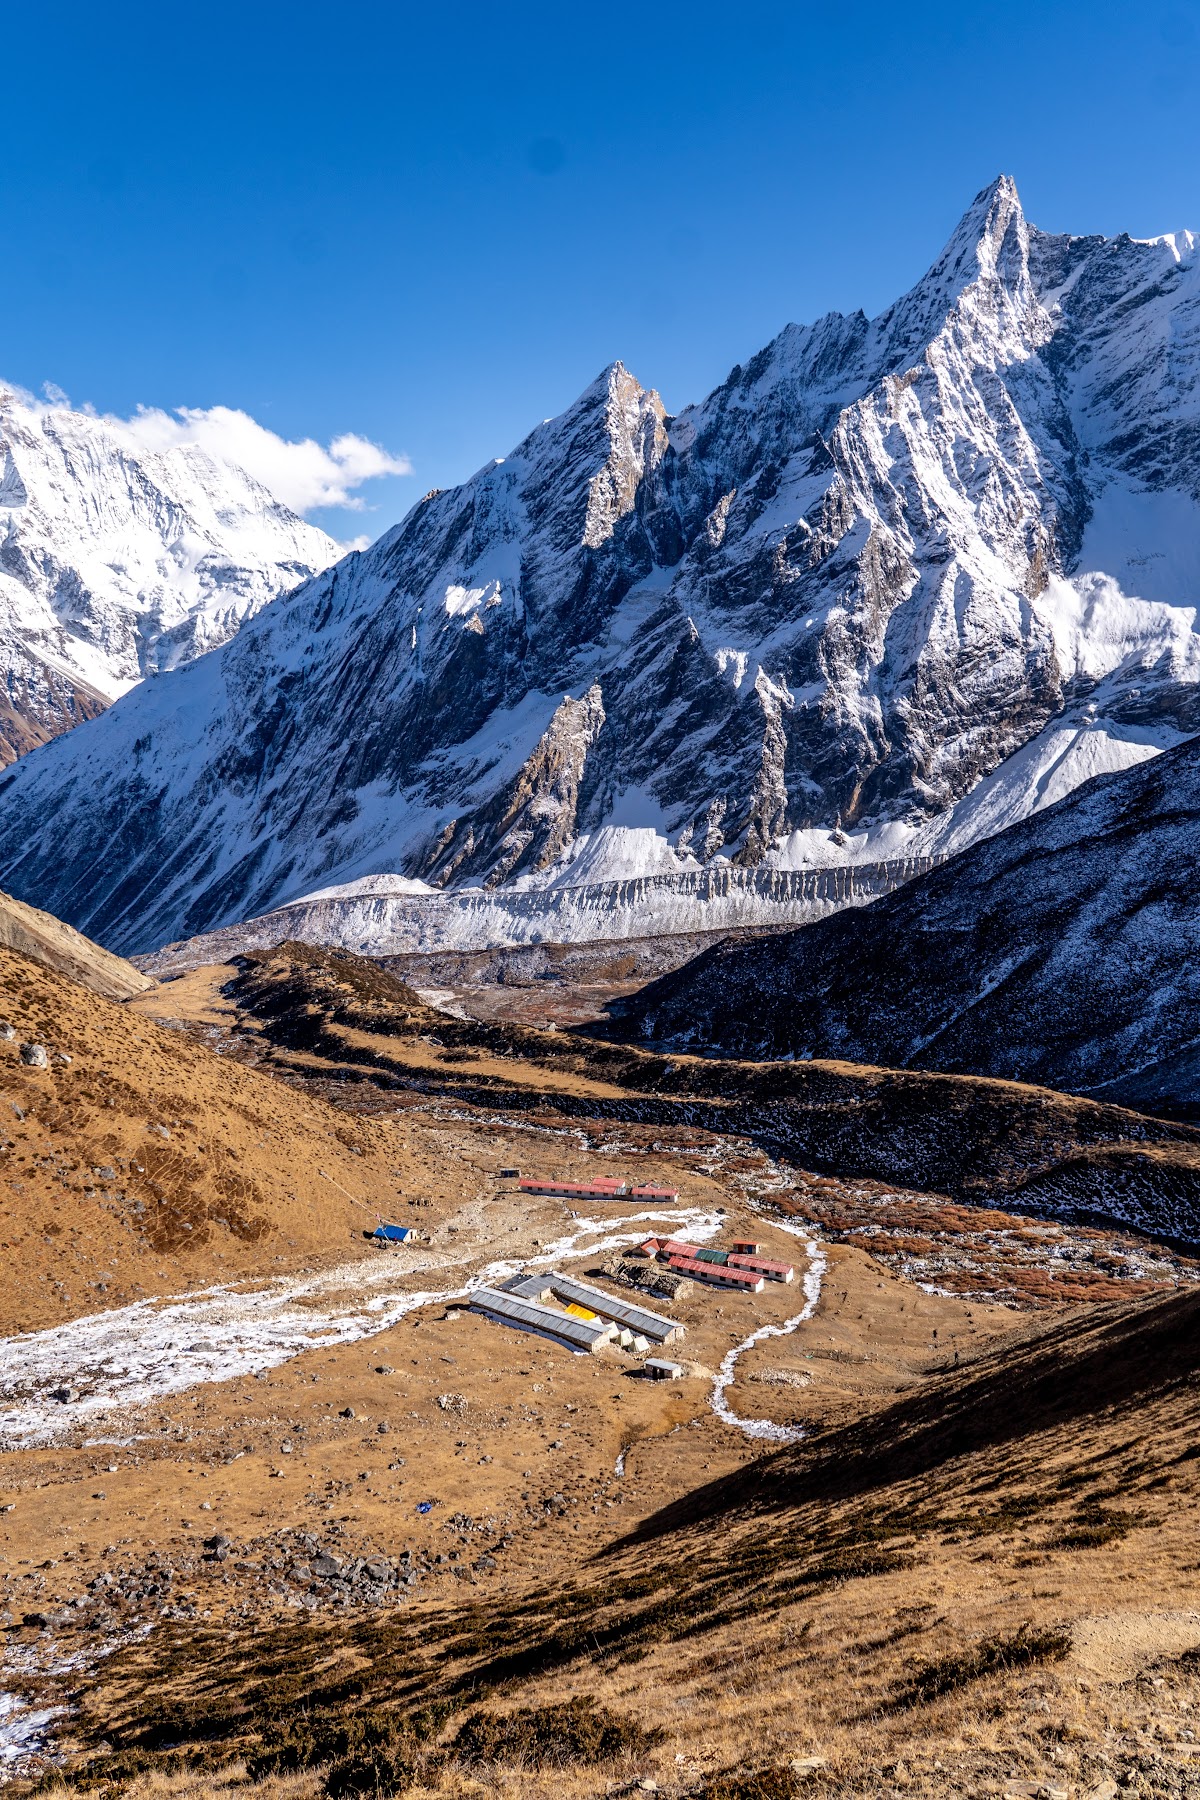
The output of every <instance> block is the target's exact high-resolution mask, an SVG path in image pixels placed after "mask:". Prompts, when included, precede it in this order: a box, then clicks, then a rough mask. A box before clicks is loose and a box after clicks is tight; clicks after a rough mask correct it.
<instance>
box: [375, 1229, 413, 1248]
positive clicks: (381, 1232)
mask: <svg viewBox="0 0 1200 1800" xmlns="http://www.w3.org/2000/svg"><path fill="white" fill-rule="evenodd" d="M372 1236H374V1237H377V1238H386V1239H387V1241H388V1243H389V1244H403V1243H404V1242H405V1240H406V1239H407V1238H410V1237H411V1236H412V1231H411V1230H410V1229H409V1227H408V1226H407V1225H377V1226H376V1227H375V1230H374V1232H373V1233H372Z"/></svg>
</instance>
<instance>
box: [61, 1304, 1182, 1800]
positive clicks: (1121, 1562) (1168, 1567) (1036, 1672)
mask: <svg viewBox="0 0 1200 1800" xmlns="http://www.w3.org/2000/svg"><path fill="white" fill-rule="evenodd" d="M1198 1328H1200V1297H1197V1296H1195V1295H1188V1296H1186V1297H1181V1298H1176V1299H1172V1300H1170V1301H1166V1302H1160V1303H1155V1304H1152V1305H1149V1306H1141V1307H1138V1308H1122V1309H1118V1308H1111V1309H1105V1310H1103V1311H1102V1312H1100V1313H1098V1314H1094V1315H1092V1316H1091V1317H1090V1318H1088V1319H1086V1320H1082V1321H1081V1320H1080V1319H1079V1318H1078V1317H1077V1318H1076V1319H1075V1320H1074V1321H1073V1322H1072V1323H1071V1324H1070V1325H1068V1326H1063V1325H1057V1326H1052V1327H1050V1328H1049V1329H1048V1330H1046V1331H1045V1332H1043V1333H1040V1334H1034V1335H1032V1336H1029V1337H1026V1338H1025V1339H1024V1340H1023V1341H1021V1342H1019V1343H1017V1344H1010V1345H1008V1346H1006V1347H1004V1348H1002V1349H1000V1350H998V1351H995V1352H993V1353H992V1354H991V1355H985V1356H984V1357H983V1358H982V1359H981V1360H980V1361H979V1362H978V1363H977V1364H976V1365H975V1366H974V1367H972V1368H970V1369H963V1370H960V1371H958V1372H956V1373H954V1374H948V1375H945V1376H943V1377H941V1378H940V1379H936V1380H934V1381H932V1382H930V1383H928V1384H927V1385H926V1386H924V1387H923V1388H922V1389H920V1390H919V1391H918V1392H916V1393H915V1394H913V1395H912V1396H910V1397H907V1398H904V1399H902V1400H900V1401H898V1402H896V1403H893V1404H891V1405H888V1406H886V1407H884V1408H882V1409H881V1410H879V1411H878V1412H876V1413H874V1414H872V1415H871V1416H869V1417H867V1418H866V1419H864V1420H862V1421H860V1422H858V1423H855V1424H853V1425H850V1426H847V1427H844V1428H841V1429H835V1430H831V1431H828V1432H826V1433H825V1434H823V1435H821V1436H818V1437H816V1438H814V1439H812V1440H811V1441H809V1442H807V1443H804V1444H802V1445H800V1446H797V1447H793V1448H789V1449H786V1450H784V1451H782V1452H779V1453H777V1454H776V1455H773V1456H769V1457H766V1458H763V1459H762V1460H760V1461H758V1462H757V1463H753V1464H751V1465H749V1466H748V1467H745V1468H743V1469H740V1470H738V1471H737V1472H736V1473H735V1474H733V1475H731V1476H728V1477H726V1478H724V1479H722V1480H720V1481H717V1482H714V1483H713V1484H712V1485H710V1486H709V1487H708V1488H705V1489H701V1490H699V1491H698V1492H696V1493H694V1494H692V1495H690V1496H688V1497H686V1498H685V1499H682V1500H681V1501H679V1502H677V1503H675V1504H674V1505H673V1506H671V1507H669V1508H668V1509H666V1510H665V1511H663V1512H662V1513H660V1514H659V1515H658V1516H657V1517H654V1518H652V1519H650V1520H648V1521H646V1522H645V1524H643V1526H642V1527H641V1528H640V1529H638V1530H637V1531H635V1532H634V1533H633V1534H632V1535H631V1536H630V1537H628V1538H627V1539H625V1540H624V1541H623V1542H620V1543H617V1544H615V1545H614V1546H613V1547H612V1548H611V1549H610V1550H609V1551H608V1552H607V1553H604V1554H602V1555H601V1556H599V1557H598V1558H595V1559H593V1560H592V1562H591V1563H590V1564H588V1565H585V1566H584V1567H583V1568H582V1569H581V1570H580V1571H579V1572H578V1573H572V1572H570V1571H568V1570H564V1573H563V1577H562V1579H561V1580H560V1581H558V1582H551V1583H547V1584H544V1585H542V1586H540V1587H538V1588H536V1589H532V1590H529V1591H527V1592H526V1593H524V1594H511V1593H510V1594H507V1595H499V1596H497V1595H489V1596H488V1599H487V1602H486V1603H485V1604H480V1603H478V1602H476V1601H474V1600H473V1598H472V1597H471V1596H470V1595H469V1594H464V1596H463V1599H462V1600H461V1601H460V1602H459V1603H458V1604H457V1605H456V1604H454V1603H453V1602H450V1603H448V1604H445V1605H442V1606H440V1607H437V1608H430V1607H428V1606H421V1605H414V1606H411V1607H407V1608H403V1609H401V1610H400V1611H398V1612H396V1613H394V1614H392V1615H390V1616H387V1617H385V1618H383V1619H372V1620H358V1621H354V1622H347V1623H344V1624H343V1623H336V1622H335V1623H333V1624H329V1625H314V1624H308V1625H299V1626H297V1627H295V1628H280V1629H276V1630H274V1631H271V1632H265V1633H259V1634H258V1635H257V1636H256V1637H255V1638H254V1639H253V1642H251V1641H250V1640H248V1639H247V1640H243V1639H242V1638H240V1637H239V1636H237V1634H233V1635H230V1633H229V1632H228V1630H227V1629H225V1630H223V1631H222V1632H220V1633H217V1632H216V1631H215V1630H208V1631H206V1630H205V1628H203V1627H196V1626H189V1627H168V1628H164V1629H162V1630H160V1632H158V1633H156V1634H155V1636H154V1638H153V1639H151V1640H149V1641H147V1642H146V1643H145V1644H138V1645H135V1646H132V1647H130V1648H128V1649H125V1650H122V1651H120V1652H118V1653H117V1655H116V1656H114V1657H113V1658H112V1659H111V1661H110V1662H109V1663H107V1664H106V1665H104V1666H103V1667H102V1668H101V1669H100V1670H99V1671H98V1673H97V1675H96V1676H94V1677H92V1678H90V1680H89V1681H87V1682H85V1684H84V1685H85V1694H84V1720H83V1728H82V1733H81V1738H82V1741H83V1742H85V1743H86V1742H88V1741H89V1740H90V1741H91V1742H92V1743H98V1741H99V1740H100V1739H101V1738H103V1739H104V1740H105V1741H106V1742H107V1743H108V1744H113V1745H115V1746H116V1747H117V1751H118V1754H119V1755H120V1756H121V1757H123V1758H128V1757H130V1756H131V1755H132V1756H133V1757H134V1758H135V1760H136V1759H138V1758H146V1757H148V1758H149V1759H150V1760H151V1761H153V1760H155V1759H156V1758H159V1757H160V1756H161V1755H162V1754H163V1746H165V1745H168V1744H170V1745H179V1744H183V1745H184V1746H188V1745H190V1746H191V1748H192V1751H193V1753H195V1754H200V1755H203V1756H206V1757H208V1758H210V1759H212V1760H214V1761H217V1762H220V1761H221V1760H222V1759H223V1758H228V1757H232V1756H236V1755H239V1754H244V1753H246V1752H249V1753H250V1754H251V1756H252V1757H253V1756H257V1757H260V1758H261V1757H263V1755H264V1752H265V1753H266V1757H265V1763H266V1766H268V1767H269V1766H272V1759H273V1758H274V1759H276V1761H277V1760H278V1757H279V1755H280V1754H282V1755H283V1757H284V1758H285V1761H284V1766H287V1765H286V1757H287V1756H288V1754H290V1752H289V1751H288V1749H287V1746H289V1745H291V1746H293V1747H294V1746H296V1745H297V1744H298V1743H299V1742H301V1741H302V1740H306V1738H307V1740H312V1739H313V1738H314V1735H315V1736H316V1737H317V1738H319V1739H320V1740H321V1742H320V1744H318V1746H317V1748H318V1750H321V1749H322V1746H324V1748H323V1751H322V1754H323V1755H324V1756H326V1757H329V1756H334V1755H336V1754H337V1743H336V1741H335V1740H337V1739H338V1737H339V1735H340V1736H341V1737H342V1738H346V1737H347V1736H349V1737H353V1735H354V1733H355V1731H359V1730H361V1728H362V1723H363V1721H365V1720H367V1719H371V1720H375V1721H378V1720H380V1719H383V1720H384V1721H387V1720H390V1721H391V1722H392V1724H393V1726H394V1727H395V1728H396V1729H398V1730H399V1732H400V1734H401V1736H402V1737H404V1738H405V1741H406V1745H407V1748H406V1755H407V1754H409V1753H410V1752H411V1756H412V1762H413V1768H412V1775H411V1778H412V1779H413V1780H414V1781H415V1782H416V1783H417V1788H416V1789H415V1790H414V1791H422V1792H423V1791H426V1787H427V1786H430V1787H436V1790H437V1791H439V1792H443V1793H452V1792H468V1791H474V1790H473V1789H471V1788H470V1786H469V1785H468V1784H467V1777H468V1774H469V1771H467V1770H466V1769H464V1768H463V1767H462V1766H461V1759H460V1758H456V1752H455V1749H454V1746H455V1744H456V1743H459V1744H461V1742H462V1741H463V1740H462V1738H461V1737H460V1735H459V1734H460V1733H461V1731H462V1727H463V1722H464V1719H466V1718H468V1717H469V1716H470V1715H472V1713H473V1711H474V1709H476V1708H478V1707H480V1706H483V1707H485V1708H488V1709H491V1710H495V1709H497V1708H498V1709H499V1710H500V1711H501V1712H502V1713H511V1712H512V1711H513V1710H514V1709H519V1708H525V1707H531V1706H532V1707H544V1706H551V1705H561V1704H562V1703H563V1702H564V1701H565V1700H568V1699H570V1698H572V1697H576V1696H587V1697H590V1698H594V1699H598V1700H599V1701H601V1702H602V1703H604V1704H606V1705H610V1706H613V1707H614V1708H616V1709H618V1710H620V1711H621V1712H623V1713H625V1714H626V1716H628V1717H629V1718H631V1719H632V1720H633V1721H635V1722H636V1723H637V1724H639V1725H641V1726H643V1727H647V1728H651V1729H657V1730H661V1731H662V1732H663V1734H664V1735H663V1738H662V1742H661V1744H660V1745H659V1746H657V1747H656V1748H655V1749H654V1750H653V1751H652V1752H649V1751H648V1752H647V1753H646V1755H645V1756H643V1757H642V1759H641V1766H642V1767H644V1768H646V1770H647V1771H648V1772H649V1771H650V1770H653V1772H654V1774H655V1777H656V1778H657V1779H658V1780H659V1782H660V1786H664V1788H665V1791H667V1792H669V1793H672V1794H683V1793H686V1792H696V1791H697V1782H698V1781H699V1779H700V1777H702V1776H703V1775H705V1774H706V1773H711V1772H712V1771H713V1770H714V1769H715V1768H719V1767H722V1766H728V1765H732V1766H740V1767H742V1768H746V1767H751V1768H753V1767H755V1766H758V1767H761V1766H763V1765H772V1764H774V1765H777V1766H782V1767H786V1759H787V1758H789V1757H790V1756H792V1755H805V1754H817V1755H821V1756H824V1757H826V1758H827V1759H828V1765H829V1766H828V1771H827V1773H826V1774H825V1775H823V1776H822V1784H823V1786H824V1787H826V1788H828V1790H829V1791H832V1792H837V1793H839V1794H845V1795H851V1794H853V1795H865V1794H868V1793H870V1794H878V1793H879V1792H880V1791H889V1789H887V1788H885V1789H883V1790H881V1789H880V1786H879V1780H880V1774H881V1771H883V1770H884V1769H885V1768H886V1769H887V1770H888V1771H889V1773H890V1772H892V1771H894V1770H895V1769H896V1765H897V1764H900V1765H902V1767H903V1769H904V1770H905V1771H906V1774H905V1776H904V1778H903V1779H901V1780H900V1781H899V1782H898V1785H899V1786H901V1787H902V1788H906V1789H908V1790H909V1791H911V1792H913V1793H919V1794H931V1795H933V1794H936V1795H950V1794H954V1795H962V1794H963V1793H971V1792H975V1791H978V1792H981V1793H983V1792H988V1791H993V1790H991V1789H989V1788H988V1787H987V1786H984V1787H981V1788H979V1789H978V1790H977V1789H976V1788H975V1787H974V1785H973V1784H974V1783H975V1782H976V1781H979V1780H981V1779H986V1778H988V1777H993V1778H994V1777H995V1776H996V1775H997V1774H1003V1775H1005V1776H1006V1777H1009V1778H1012V1779H1023V1780H1032V1781H1034V1782H1035V1783H1036V1782H1037V1781H1038V1780H1049V1779H1053V1780H1055V1781H1056V1782H1061V1783H1062V1784H1063V1785H1066V1784H1067V1783H1068V1782H1069V1783H1070V1784H1072V1786H1074V1784H1075V1783H1076V1782H1080V1781H1082V1780H1084V1779H1087V1780H1093V1781H1094V1780H1098V1779H1099V1777H1100V1776H1101V1775H1102V1774H1104V1773H1105V1772H1106V1771H1105V1769H1104V1768H1103V1767H1101V1765H1100V1764H1099V1763H1098V1761H1097V1760H1096V1759H1097V1757H1098V1755H1099V1753H1100V1752H1101V1751H1103V1752H1104V1754H1105V1755H1107V1756H1109V1757H1110V1759H1115V1761H1114V1766H1115V1767H1116V1768H1117V1770H1118V1772H1121V1769H1122V1767H1123V1766H1124V1765H1123V1764H1122V1762H1121V1760H1120V1759H1121V1758H1124V1759H1125V1761H1126V1763H1132V1764H1133V1766H1134V1767H1135V1768H1138V1767H1140V1768H1141V1769H1142V1770H1143V1772H1145V1771H1146V1770H1148V1769H1151V1768H1152V1766H1153V1767H1155V1768H1158V1767H1160V1765H1161V1764H1162V1762H1163V1759H1164V1758H1167V1757H1168V1756H1169V1754H1170V1752H1169V1745H1170V1743H1171V1741H1172V1740H1173V1739H1174V1738H1175V1737H1176V1736H1177V1734H1178V1732H1179V1729H1180V1727H1181V1723H1182V1722H1184V1721H1185V1720H1186V1719H1187V1718H1188V1717H1189V1716H1190V1709H1191V1708H1192V1707H1193V1706H1194V1705H1195V1704H1196V1701H1197V1699H1200V1673H1198V1666H1197V1657H1196V1656H1195V1655H1192V1656H1190V1659H1189V1656H1188V1655H1187V1654H1185V1655H1184V1656H1183V1657H1182V1659H1180V1652H1185V1653H1186V1652H1191V1651H1192V1650H1193V1649H1195V1647H1197V1646H1200V1612H1198V1611H1197V1605H1198V1603H1200V1572H1198V1570H1197V1564H1196V1559H1195V1535H1196V1527H1197V1523H1198V1522H1200V1468H1198V1459H1197V1456H1196V1452H1195V1444H1196V1438H1197V1429H1198V1427H1200V1412H1198V1407H1200V1402H1198V1400H1197V1389H1196V1383H1195V1378H1196V1374H1197V1369H1198V1366H1200V1329H1198ZM1151 1675H1153V1676H1154V1678H1155V1679H1154V1681H1153V1683H1152V1682H1151V1681H1150V1680H1149V1677H1150V1676H1151ZM1140 1676H1145V1677H1146V1678H1147V1679H1146V1680H1145V1681H1142V1682H1140V1683H1139V1682H1138V1678H1139V1677H1140ZM1131 1683H1138V1685H1136V1686H1131V1685H1130V1684H1131ZM431 1706H432V1707H433V1708H434V1710H433V1711H432V1712H430V1711H429V1710H428V1709H429V1708H430V1707H431ZM356 1722H357V1723H356ZM318 1726H319V1727H320V1729H319V1731H318V1730H317V1727H318ZM491 1729H492V1728H491V1727H489V1730H491ZM468 1735H469V1734H468ZM172 1754H177V1752H174V1751H173V1752H172ZM106 1765H107V1767H108V1768H110V1769H111V1768H112V1767H113V1765H111V1764H107V1757H106V1755H105V1756H104V1757H103V1758H102V1761H101V1764H100V1767H99V1768H98V1769H97V1771H96V1772H97V1773H100V1771H101V1769H103V1768H105V1766H106ZM125 1766H127V1767H128V1766H129V1765H128V1763H126V1765H125ZM561 1779H562V1772H561V1770H558V1771H555V1770H550V1771H547V1772H546V1773H544V1774H539V1773H537V1772H533V1773H531V1772H530V1771H529V1769H528V1768H527V1769H526V1770H525V1771H524V1772H523V1776H522V1783H521V1784H519V1785H518V1786H516V1787H514V1788H512V1789H511V1791H512V1792H513V1793H516V1792H520V1793H522V1794H523V1795H528V1796H532V1795H541V1794H546V1795H549V1794H550V1793H553V1792H561V1791H564V1790H563V1789H561V1788H556V1786H555V1782H556V1780H558V1781H561ZM456 1784H457V1785H456ZM502 1788H503V1784H502ZM401 1791H407V1782H406V1783H404V1784H402V1785H401ZM503 1791H510V1790H508V1789H506V1788H503ZM571 1791H575V1790H571ZM578 1791H580V1792H583V1791H598V1790H597V1789H595V1788H593V1789H591V1790H588V1789H580V1790H578ZM781 1791H784V1792H787V1791H790V1790H788V1789H786V1788H785V1789H783V1790H781ZM1083 1791H1085V1792H1086V1791H1088V1790H1087V1789H1086V1788H1084V1790H1083ZM1134 1791H1141V1792H1147V1791H1148V1792H1154V1793H1167V1792H1175V1791H1179V1790H1177V1789H1176V1788H1175V1787H1174V1786H1168V1785H1166V1783H1165V1781H1163V1780H1160V1779H1158V1778H1157V1777H1153V1778H1152V1779H1151V1785H1150V1786H1149V1787H1146V1786H1142V1787H1140V1788H1139V1787H1137V1786H1136V1784H1135V1785H1134Z"/></svg>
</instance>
